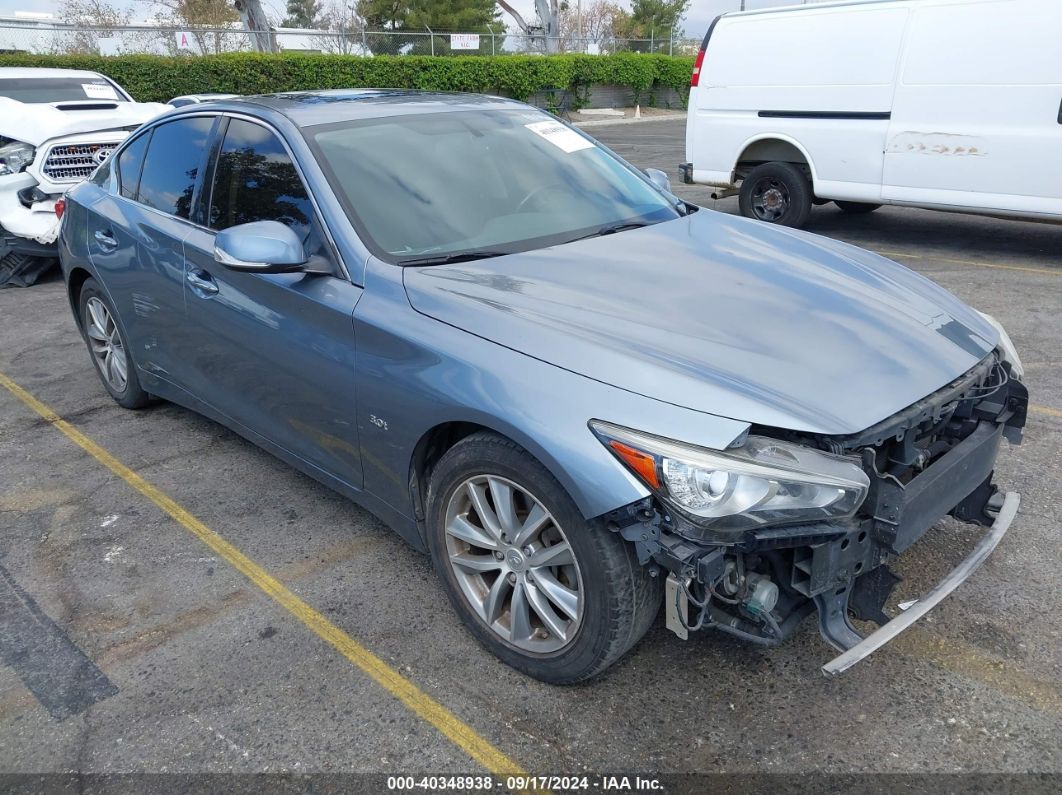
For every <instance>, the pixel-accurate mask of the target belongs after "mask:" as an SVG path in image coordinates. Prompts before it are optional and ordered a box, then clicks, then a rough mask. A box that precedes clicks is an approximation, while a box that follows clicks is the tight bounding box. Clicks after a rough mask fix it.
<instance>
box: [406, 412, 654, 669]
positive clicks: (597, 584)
mask: <svg viewBox="0 0 1062 795" xmlns="http://www.w3.org/2000/svg"><path fill="white" fill-rule="evenodd" d="M427 524H428V527H427V529H428V546H429V548H430V549H431V556H432V562H433V564H434V567H435V571H436V573H437V574H438V576H439V579H441V580H442V584H443V586H444V587H445V589H446V591H447V592H448V595H449V597H450V601H451V602H452V603H453V606H454V608H455V609H456V610H457V612H458V614H459V615H460V617H461V620H462V621H463V622H464V624H465V625H466V626H467V627H468V629H469V630H470V631H471V632H472V634H473V635H475V637H476V638H477V640H479V641H480V642H481V643H482V644H483V645H484V646H486V647H487V649H489V650H490V651H491V652H492V653H493V654H494V655H496V656H497V657H498V658H500V659H501V660H502V661H503V662H505V663H507V664H509V665H511V666H512V667H513V668H516V669H517V670H519V671H522V672H523V673H525V674H527V675H529V676H533V677H534V678H535V679H540V680H542V681H543V682H550V683H552V684H570V683H574V682H579V681H582V680H584V679H589V678H590V677H592V676H594V675H595V674H598V673H600V672H601V671H603V670H604V669H605V668H607V667H608V666H609V665H611V664H612V663H614V662H615V661H616V660H618V659H619V658H620V657H621V656H623V654H624V653H625V652H626V651H627V650H628V649H630V648H631V647H632V646H633V645H634V644H635V643H637V642H638V640H639V639H641V637H642V636H643V635H644V634H645V632H646V631H647V630H648V629H649V626H650V625H651V624H652V622H653V619H654V618H655V617H656V614H657V613H658V612H659V610H660V603H661V601H662V597H661V583H660V578H659V577H651V576H650V575H649V571H648V570H647V569H646V568H645V567H644V566H642V565H640V564H639V563H638V557H637V555H636V554H635V551H634V546H633V544H630V543H628V542H627V541H624V540H623V538H621V537H620V535H619V534H618V533H613V532H610V531H609V530H608V529H607V528H606V527H605V526H604V524H603V523H602V522H600V521H595V520H590V521H588V520H586V519H585V518H583V516H582V514H581V513H580V512H579V509H578V508H577V507H576V505H575V503H574V502H573V501H572V499H571V497H569V496H568V494H567V492H566V491H565V490H564V488H563V487H562V486H561V485H560V483H558V482H557V480H556V479H555V478H554V477H553V475H552V474H551V473H550V472H549V470H547V469H546V468H545V467H544V466H542V464H540V463H539V462H538V461H537V460H535V459H534V458H533V457H532V456H531V455H530V454H529V453H528V452H527V451H526V450H524V449H522V448H521V447H520V446H519V445H517V444H516V443H515V442H512V441H510V440H509V439H506V438H504V437H501V436H497V435H495V434H492V433H486V432H481V433H476V434H473V435H472V436H469V437H467V438H465V439H463V440H462V441H460V442H458V443H457V444H456V445H454V446H453V447H452V448H451V449H450V450H449V451H448V452H447V453H446V454H445V455H444V456H443V457H442V458H441V459H440V460H439V463H438V464H436V466H435V468H434V469H433V471H432V473H431V478H430V481H429V486H428V499H427Z"/></svg>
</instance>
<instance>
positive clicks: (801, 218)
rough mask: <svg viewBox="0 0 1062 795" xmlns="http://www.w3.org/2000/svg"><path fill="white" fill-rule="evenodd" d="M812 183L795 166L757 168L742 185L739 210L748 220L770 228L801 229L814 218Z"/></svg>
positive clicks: (764, 164) (761, 166)
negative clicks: (788, 227) (767, 225)
mask: <svg viewBox="0 0 1062 795" xmlns="http://www.w3.org/2000/svg"><path fill="white" fill-rule="evenodd" d="M813 199H814V195H813V193H812V190H811V183H810V182H809V181H808V178H807V177H806V176H804V172H803V171H801V170H800V169H799V168H798V167H797V166H796V165H795V164H793V163H783V162H772V163H763V164H762V165H759V166H756V168H754V169H752V171H750V172H749V173H748V175H747V176H746V177H745V179H743V180H742V181H741V190H740V191H739V192H738V207H739V208H740V210H741V214H742V215H744V216H745V217H746V218H755V219H756V220H757V221H765V222H766V223H769V224H779V225H780V226H791V227H797V228H798V227H801V226H803V225H804V223H805V222H806V221H807V220H808V215H810V214H811V202H812V200H813Z"/></svg>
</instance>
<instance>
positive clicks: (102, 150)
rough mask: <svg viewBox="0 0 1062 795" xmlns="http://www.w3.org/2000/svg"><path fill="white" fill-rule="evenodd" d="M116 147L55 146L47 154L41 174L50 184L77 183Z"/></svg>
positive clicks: (105, 145) (89, 173)
mask: <svg viewBox="0 0 1062 795" xmlns="http://www.w3.org/2000/svg"><path fill="white" fill-rule="evenodd" d="M117 145H118V144H117V143H100V144H57V145H55V146H53V147H52V148H51V150H50V151H49V152H48V156H47V158H45V160H44V164H43V165H42V166H41V173H42V174H43V175H44V176H45V177H46V178H48V179H49V180H51V181H52V182H78V181H80V180H83V179H86V178H87V177H89V176H90V175H91V174H92V172H93V171H95V170H96V167H97V166H98V165H99V164H100V163H102V162H103V161H104V160H106V159H107V155H109V154H110V153H111V150H112V149H114V148H115V147H116V146H117Z"/></svg>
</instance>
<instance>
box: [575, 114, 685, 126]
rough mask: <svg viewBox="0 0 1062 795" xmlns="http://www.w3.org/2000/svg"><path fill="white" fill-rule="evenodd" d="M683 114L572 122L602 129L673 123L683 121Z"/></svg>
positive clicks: (576, 124)
mask: <svg viewBox="0 0 1062 795" xmlns="http://www.w3.org/2000/svg"><path fill="white" fill-rule="evenodd" d="M685 118H686V114H685V113H668V114H667V115H665V116H642V118H640V119H592V120H591V121H574V122H572V124H574V125H575V126H576V127H603V126H604V125H606V124H643V123H645V122H650V121H674V120H675V119H685Z"/></svg>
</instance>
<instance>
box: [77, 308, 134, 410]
mask: <svg viewBox="0 0 1062 795" xmlns="http://www.w3.org/2000/svg"><path fill="white" fill-rule="evenodd" d="M85 309H86V310H87V314H88V317H87V318H86V321H87V322H86V325H85V332H86V334H88V338H89V347H90V348H91V350H92V357H93V359H95V361H96V367H98V368H99V371H100V373H101V374H102V375H103V378H104V380H105V381H106V382H107V383H108V385H110V387H111V389H113V390H114V391H115V392H119V393H121V392H124V391H125V388H126V385H127V384H128V383H129V373H128V371H127V369H126V360H125V346H124V345H123V344H122V337H121V334H120V333H119V332H118V326H117V324H116V323H115V322H114V317H112V315H111V313H110V310H108V309H107V305H106V304H105V303H103V301H101V300H100V299H99V298H96V297H95V296H93V297H92V298H89V299H88V301H87V302H86V303H85Z"/></svg>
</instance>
